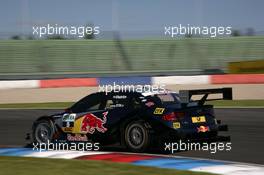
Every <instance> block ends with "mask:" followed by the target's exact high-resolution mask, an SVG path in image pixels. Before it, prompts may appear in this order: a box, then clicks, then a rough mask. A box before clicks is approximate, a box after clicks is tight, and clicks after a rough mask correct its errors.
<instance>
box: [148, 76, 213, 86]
mask: <svg viewBox="0 0 264 175" xmlns="http://www.w3.org/2000/svg"><path fill="white" fill-rule="evenodd" d="M151 80H152V84H164V85H169V84H210V75H197V76H168V77H152V79H151Z"/></svg>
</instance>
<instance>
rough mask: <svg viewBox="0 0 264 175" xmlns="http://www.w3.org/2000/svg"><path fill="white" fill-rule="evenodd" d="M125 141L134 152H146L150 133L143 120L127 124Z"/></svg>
mask: <svg viewBox="0 0 264 175" xmlns="http://www.w3.org/2000/svg"><path fill="white" fill-rule="evenodd" d="M125 143H126V146H127V148H128V149H129V150H131V151H132V152H144V151H145V150H146V149H147V148H148V147H149V145H150V133H149V130H148V129H147V128H146V127H145V125H144V122H143V121H135V122H131V123H129V124H128V125H127V127H126V129H125Z"/></svg>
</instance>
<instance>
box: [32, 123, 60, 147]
mask: <svg viewBox="0 0 264 175" xmlns="http://www.w3.org/2000/svg"><path fill="white" fill-rule="evenodd" d="M54 133H55V128H54V125H53V123H52V121H49V120H40V121H37V122H35V123H34V126H33V142H35V143H48V141H49V142H51V141H52V138H53V135H54Z"/></svg>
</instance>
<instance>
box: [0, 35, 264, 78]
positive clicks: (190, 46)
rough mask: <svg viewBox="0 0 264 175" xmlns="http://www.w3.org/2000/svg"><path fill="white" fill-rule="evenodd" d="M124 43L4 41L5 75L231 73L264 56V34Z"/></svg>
mask: <svg viewBox="0 0 264 175" xmlns="http://www.w3.org/2000/svg"><path fill="white" fill-rule="evenodd" d="M119 44H120V43H119ZM119 44H118V43H117V42H116V41H104V40H1V41H0V75H1V77H3V76H5V75H27V74H30V75H32V74H39V75H41V74H47V75H52V74H76V73H82V74H97V73H105V74H107V73H109V72H112V73H124V72H126V73H136V72H160V73H162V72H177V71H184V70H185V71H186V70H187V71H195V70H204V69H220V70H224V71H226V70H227V64H228V62H234V61H247V60H259V59H264V49H263V48H264V37H233V38H232V37H230V38H215V39H206V38H185V39H174V40H126V41H122V47H120V45H119ZM122 48H123V49H122ZM122 52H125V53H126V55H127V57H124V56H123V54H122Z"/></svg>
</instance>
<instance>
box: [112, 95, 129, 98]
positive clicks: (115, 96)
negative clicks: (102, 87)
mask: <svg viewBox="0 0 264 175" xmlns="http://www.w3.org/2000/svg"><path fill="white" fill-rule="evenodd" d="M113 98H114V99H126V98H127V96H126V95H114V96H113Z"/></svg>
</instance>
